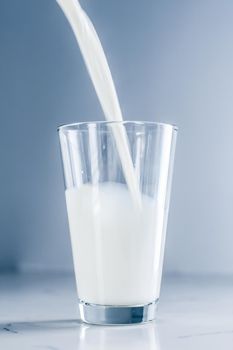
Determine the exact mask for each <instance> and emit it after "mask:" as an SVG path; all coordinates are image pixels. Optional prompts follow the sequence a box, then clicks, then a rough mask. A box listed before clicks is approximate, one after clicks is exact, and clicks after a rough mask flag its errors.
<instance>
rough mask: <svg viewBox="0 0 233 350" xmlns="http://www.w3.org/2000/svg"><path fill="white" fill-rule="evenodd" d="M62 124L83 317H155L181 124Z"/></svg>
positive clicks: (119, 320) (124, 320) (107, 320)
mask: <svg viewBox="0 0 233 350" xmlns="http://www.w3.org/2000/svg"><path fill="white" fill-rule="evenodd" d="M58 131H59V137H60V146H61V154H62V160H63V169H64V179H65V194H66V205H67V212H68V220H69V227H70V236H71V245H72V252H73V262H74V269H75V277H76V282H77V291H78V303H79V309H80V315H81V319H82V320H83V321H84V322H87V323H94V324H129V323H141V322H147V321H150V320H153V319H154V318H155V315H156V307H157V303H158V300H159V294H160V283H161V275H162V266H163V255H164V245H165V236H166V226H167V216H168V206H169V197H170V187H171V178H172V169H173V159H174V152H175V142H176V134H177V128H176V127H175V126H173V125H169V124H162V123H151V122H87V123H76V124H69V125H64V126H61V127H60V128H58ZM132 184H133V185H132Z"/></svg>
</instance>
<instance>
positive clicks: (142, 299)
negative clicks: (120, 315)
mask: <svg viewBox="0 0 233 350" xmlns="http://www.w3.org/2000/svg"><path fill="white" fill-rule="evenodd" d="M66 203H67V210H68V217H69V226H70V234H71V240H72V249H73V259H74V266H75V271H76V274H75V275H76V278H77V286H78V295H79V298H80V299H81V300H83V301H85V302H89V303H94V304H102V305H130V304H131V305H133V304H134V305H136V304H146V303H149V302H151V301H153V300H156V299H157V298H158V296H159V289H160V276H161V271H160V267H159V266H160V264H159V260H160V256H159V254H160V253H159V252H160V251H161V249H159V247H158V246H159V245H161V237H162V228H161V229H160V228H159V226H158V225H157V223H158V218H157V213H159V212H160V210H158V204H157V203H156V201H155V200H154V199H151V198H150V197H148V196H145V195H143V196H142V205H141V210H140V211H138V209H137V208H135V206H134V203H133V201H132V196H131V194H130V192H129V191H128V189H127V186H125V185H123V184H117V183H110V182H107V183H102V184H99V185H98V186H93V185H91V184H85V185H82V186H81V187H79V188H78V189H77V188H72V189H68V190H66ZM155 251H157V252H158V254H155Z"/></svg>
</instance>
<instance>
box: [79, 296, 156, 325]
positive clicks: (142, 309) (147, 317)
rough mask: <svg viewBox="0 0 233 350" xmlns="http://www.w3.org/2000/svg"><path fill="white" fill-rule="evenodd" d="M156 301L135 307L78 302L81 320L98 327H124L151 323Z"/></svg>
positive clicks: (154, 314)
mask: <svg viewBox="0 0 233 350" xmlns="http://www.w3.org/2000/svg"><path fill="white" fill-rule="evenodd" d="M157 303H158V299H157V300H155V301H153V302H151V303H149V304H146V305H135V306H113V305H99V304H90V303H85V302H84V301H79V311H80V316H81V320H82V321H83V322H86V323H91V324H98V325H124V324H133V323H145V322H149V321H153V320H154V319H155V316H156V310H157Z"/></svg>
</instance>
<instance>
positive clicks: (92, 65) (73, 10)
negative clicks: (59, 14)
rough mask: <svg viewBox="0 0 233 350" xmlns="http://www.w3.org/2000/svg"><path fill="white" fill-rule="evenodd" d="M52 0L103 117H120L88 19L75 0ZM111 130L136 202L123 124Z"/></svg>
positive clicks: (137, 194) (136, 189) (138, 198)
mask: <svg viewBox="0 0 233 350" xmlns="http://www.w3.org/2000/svg"><path fill="white" fill-rule="evenodd" d="M56 1H57V3H58V4H59V5H60V7H61V8H62V10H63V12H64V14H65V16H66V17H67V19H68V21H69V23H70V25H71V27H72V29H73V32H74V34H75V37H76V39H77V42H78V44H79V47H80V50H81V53H82V56H83V59H84V62H85V64H86V67H87V70H88V72H89V75H90V78H91V80H92V83H93V85H94V88H95V91H96V94H97V96H98V99H99V101H100V104H101V106H102V109H103V112H104V115H105V118H106V120H107V121H122V120H123V118H122V113H121V108H120V104H119V101H118V97H117V93H116V89H115V86H114V82H113V79H112V75H111V72H110V69H109V66H108V62H107V59H106V56H105V54H104V50H103V48H102V45H101V42H100V40H99V37H98V35H97V33H96V31H95V28H94V26H93V24H92V22H91V21H90V19H89V17H88V16H87V14H86V13H85V12H84V10H83V9H82V7H81V5H80V3H79V2H78V0H56ZM112 133H113V136H114V139H115V142H116V147H117V151H118V154H119V157H120V160H121V165H122V169H123V172H124V175H125V180H126V182H127V185H128V188H129V190H130V192H131V196H132V198H133V199H134V202H135V203H136V204H137V205H140V203H141V195H140V190H139V184H138V181H137V178H136V176H135V171H134V167H133V163H132V159H131V155H130V150H129V145H128V140H127V135H126V131H125V128H124V126H123V125H122V124H117V123H116V124H113V125H112Z"/></svg>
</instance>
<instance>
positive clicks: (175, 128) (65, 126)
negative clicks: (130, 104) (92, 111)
mask: <svg viewBox="0 0 233 350" xmlns="http://www.w3.org/2000/svg"><path fill="white" fill-rule="evenodd" d="M108 124H109V125H111V124H112V125H114V124H122V125H130V124H134V125H141V126H142V125H146V126H153V127H156V126H160V127H163V128H167V127H169V128H172V130H173V131H174V132H177V131H178V126H177V125H175V124H170V123H162V122H151V121H140V120H139V121H138V120H120V121H106V120H97V121H86V122H76V123H68V124H61V125H59V126H58V127H57V131H58V132H59V131H62V130H66V129H68V130H69V129H70V130H71V129H72V128H73V127H79V126H88V125H89V126H93V127H96V126H97V125H108ZM76 130H77V131H80V132H82V131H84V130H81V129H76Z"/></svg>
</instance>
